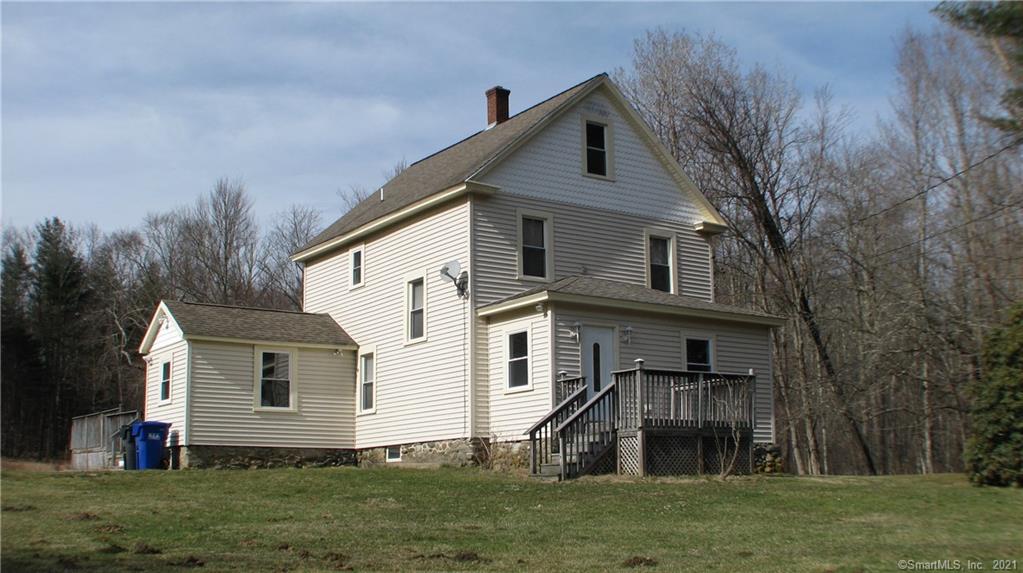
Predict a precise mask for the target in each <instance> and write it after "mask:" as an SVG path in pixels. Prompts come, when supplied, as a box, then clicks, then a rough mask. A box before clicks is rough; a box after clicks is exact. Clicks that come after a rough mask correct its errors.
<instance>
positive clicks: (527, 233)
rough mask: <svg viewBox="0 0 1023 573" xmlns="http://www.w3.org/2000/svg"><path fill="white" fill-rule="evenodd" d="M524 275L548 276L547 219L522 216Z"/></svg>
mask: <svg viewBox="0 0 1023 573" xmlns="http://www.w3.org/2000/svg"><path fill="white" fill-rule="evenodd" d="M521 225H522V236H521V237H520V239H521V241H522V275H523V276H527V277H536V278H547V220H546V219H538V218H536V217H525V216H523V217H522V223H521Z"/></svg>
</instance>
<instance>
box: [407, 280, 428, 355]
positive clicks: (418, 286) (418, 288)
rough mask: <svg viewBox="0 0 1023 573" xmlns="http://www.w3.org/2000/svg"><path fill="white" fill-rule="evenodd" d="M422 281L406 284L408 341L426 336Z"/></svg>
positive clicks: (424, 290) (424, 293)
mask: <svg viewBox="0 0 1023 573" xmlns="http://www.w3.org/2000/svg"><path fill="white" fill-rule="evenodd" d="M424 286H425V283H424V281H423V279H416V280H413V281H409V283H408V305H409V319H408V337H409V340H415V339H417V338H422V337H423V336H425V334H426V315H425V312H424V307H425V295H426V289H425V288H424Z"/></svg>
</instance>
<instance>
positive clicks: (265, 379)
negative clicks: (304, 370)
mask: <svg viewBox="0 0 1023 573" xmlns="http://www.w3.org/2000/svg"><path fill="white" fill-rule="evenodd" d="M259 363H260V366H259V406H260V407H261V408H291V407H292V403H291V398H292V397H291V391H292V387H291V382H292V381H291V366H292V355H291V353H290V352H283V351H279V350H275V351H269V350H263V351H260V352H259Z"/></svg>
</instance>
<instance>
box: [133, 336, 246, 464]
mask: <svg viewBox="0 0 1023 573" xmlns="http://www.w3.org/2000/svg"><path fill="white" fill-rule="evenodd" d="M157 345H159V347H158V346H157ZM153 348H154V349H153V350H150V352H149V354H148V355H146V358H147V360H148V362H147V364H146V403H145V411H144V413H143V414H144V416H145V419H147V420H155V421H157V422H167V423H169V424H171V427H170V430H169V432H170V433H169V438H168V440H167V444H168V445H171V446H179V445H184V440H185V401H186V397H187V393H186V389H185V379H186V377H187V375H188V374H187V372H188V343H187V342H186V341H185V340H184V339H183V338H181V336H180V333H179V332H178V331H177V330H176V329H173V328H172V329H168V330H167V333H166V335H164V332H163V329H161V333H160V334H159V335H158V336H157V339H156V343H154V345H153ZM168 362H169V363H170V365H171V373H170V374H171V384H170V388H169V391H170V395H169V396H168V398H167V399H166V400H161V399H160V387H161V385H162V383H163V364H164V363H168ZM249 403H250V404H251V400H250V402H249Z"/></svg>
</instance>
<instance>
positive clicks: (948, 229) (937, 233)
mask: <svg viewBox="0 0 1023 573" xmlns="http://www.w3.org/2000/svg"><path fill="white" fill-rule="evenodd" d="M1017 205H1023V199H1020V200H1017V201H1013V202H1012V203H1006V204H1004V205H1001V206H999V207H998V208H996V209H993V210H991V211H988V212H987V213H984V214H983V215H978V216H976V217H973V218H972V219H967V220H966V221H963V222H962V223H959V224H958V225H953V226H951V227H946V228H944V229H942V230H940V231H935V232H934V233H931V234H929V235H925V236H924V237H922V238H920V239H917V240H915V241H910V242H908V243H905V244H902V245H899V246H897V247H892V248H891V249H888V250H885V251H881V252H880V253H877V255H875V256H878V257H883V256H885V255H888V254H891V253H894V252H896V251H901V250H902V249H905V248H909V247H912V246H914V245H919V244H920V243H923V242H925V241H929V240H931V239H933V238H934V237H940V236H941V235H944V234H947V233H951V232H952V231H957V230H959V229H962V228H963V227H965V226H967V225H969V224H971V223H976V222H977V221H981V220H984V219H987V218H989V217H993V216H995V215H997V214H998V213H1001V212H1002V211H1004V210H1006V209H1008V208H1010V207H1015V206H1017Z"/></svg>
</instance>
